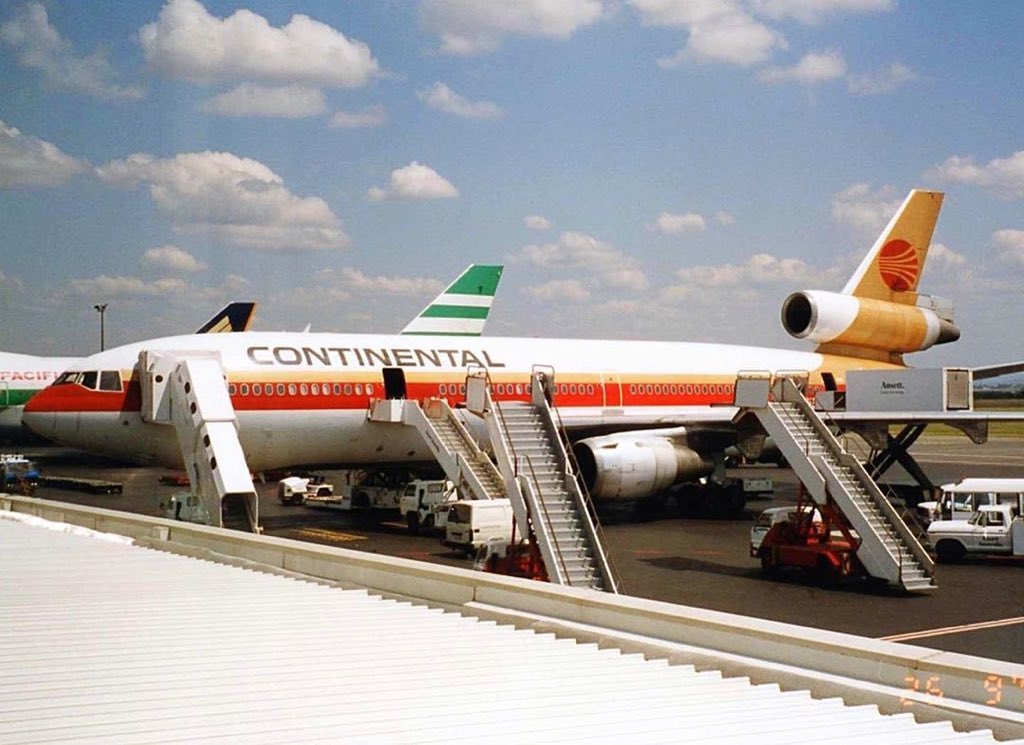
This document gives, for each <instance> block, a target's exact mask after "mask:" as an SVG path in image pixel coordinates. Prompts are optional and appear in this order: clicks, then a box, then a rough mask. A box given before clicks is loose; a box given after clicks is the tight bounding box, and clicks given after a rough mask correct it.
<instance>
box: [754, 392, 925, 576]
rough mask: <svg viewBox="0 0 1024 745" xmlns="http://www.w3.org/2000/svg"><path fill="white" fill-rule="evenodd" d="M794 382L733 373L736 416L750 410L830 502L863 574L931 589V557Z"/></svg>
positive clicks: (814, 492) (814, 491)
mask: <svg viewBox="0 0 1024 745" xmlns="http://www.w3.org/2000/svg"><path fill="white" fill-rule="evenodd" d="M797 379H798V376H793V375H778V376H776V377H775V378H774V380H772V378H771V377H770V376H769V375H767V374H764V373H752V374H741V376H740V377H739V379H738V380H737V382H736V405H737V406H739V407H740V412H739V413H738V414H737V420H738V419H739V418H740V417H742V416H743V415H745V414H746V413H747V412H750V413H752V414H754V415H755V416H756V417H757V418H758V420H759V421H760V422H761V426H762V427H764V429H765V431H766V432H767V433H768V435H769V436H770V437H771V438H772V439H773V440H774V441H775V443H776V445H777V446H778V448H779V450H780V451H781V452H782V454H783V456H785V458H786V460H787V461H789V464H790V466H791V467H792V468H793V471H794V473H796V475H797V476H798V477H799V478H800V481H801V482H802V483H803V484H804V486H805V487H806V488H807V491H808V492H809V493H810V494H811V496H812V497H813V499H814V500H815V501H816V502H817V503H818V504H822V505H824V504H828V503H829V501H830V500H831V502H832V503H833V504H835V506H836V507H837V508H838V509H839V511H840V512H841V513H842V514H843V516H844V517H845V518H846V520H847V522H848V523H849V525H850V526H851V527H852V528H853V529H854V530H856V532H857V534H858V536H859V538H860V545H859V547H858V549H857V558H858V559H859V560H860V562H861V564H862V565H863V566H864V569H865V571H866V572H867V573H868V574H869V575H871V576H872V577H876V578H879V579H884V580H885V581H887V582H889V583H890V584H893V585H896V586H898V587H902V588H903V589H904V590H907V591H909V592H927V591H929V590H932V589H934V588H935V583H934V580H933V575H934V572H935V564H934V562H933V561H932V559H931V557H930V556H929V555H928V553H927V552H926V551H925V549H924V547H923V546H922V545H921V543H920V542H919V541H918V540H917V538H916V537H915V535H914V533H913V532H912V530H911V529H910V528H908V527H907V525H906V523H905V522H904V521H903V520H902V519H901V518H900V516H899V514H898V513H897V511H896V510H895V509H894V508H893V506H892V505H891V504H890V503H889V500H888V499H886V497H885V495H884V494H883V493H882V492H881V490H880V489H879V488H878V485H877V484H876V483H875V482H874V480H872V478H871V477H870V475H869V474H868V473H867V471H866V470H865V469H864V467H863V466H862V465H861V463H860V461H859V460H858V459H857V458H855V457H854V456H852V455H851V454H849V453H848V452H847V451H846V450H845V449H844V448H843V446H842V445H841V444H840V442H839V441H838V440H837V439H836V437H835V436H834V435H833V434H832V432H831V431H830V430H829V428H828V426H827V425H826V424H825V422H824V421H823V420H822V419H821V418H820V417H819V416H818V414H817V412H816V411H815V410H814V408H813V407H812V406H811V404H810V403H809V402H808V401H807V399H806V398H805V397H804V395H803V392H802V390H801V387H800V386H799V385H798V384H797V382H796V380H797ZM803 379H804V381H806V374H804V375H803ZM769 394H771V395H769Z"/></svg>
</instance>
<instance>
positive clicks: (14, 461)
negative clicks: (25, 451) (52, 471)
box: [0, 453, 39, 497]
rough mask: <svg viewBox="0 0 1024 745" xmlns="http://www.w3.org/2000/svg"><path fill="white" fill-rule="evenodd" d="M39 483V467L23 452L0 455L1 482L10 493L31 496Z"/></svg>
mask: <svg viewBox="0 0 1024 745" xmlns="http://www.w3.org/2000/svg"><path fill="white" fill-rule="evenodd" d="M38 483H39V469H38V468H36V465H35V463H33V462H32V461H31V460H29V459H28V458H26V457H25V456H24V455H22V454H21V453H4V454H2V455H0V484H2V487H3V489H4V491H6V492H7V493H9V494H20V495H22V496H26V497H31V496H32V494H33V493H34V492H35V489H36V485H37V484H38Z"/></svg>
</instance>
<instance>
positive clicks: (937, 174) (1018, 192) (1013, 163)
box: [925, 150, 1024, 199]
mask: <svg viewBox="0 0 1024 745" xmlns="http://www.w3.org/2000/svg"><path fill="white" fill-rule="evenodd" d="M925 178H931V179H938V180H941V181H946V182H948V183H954V184H970V185H972V186H980V187H981V188H983V189H987V190H988V191H991V192H993V193H994V194H998V195H999V196H1001V197H1005V198H1007V199H1024V150H1018V151H1017V152H1015V153H1014V154H1013V155H1011V156H1010V157H1009V158H996V159H994V160H990V161H989V162H988V163H987V164H986V165H983V166H979V165H975V163H974V160H973V159H972V158H970V157H967V158H961V157H959V156H956V155H954V156H953V157H952V158H949V159H948V160H946V161H945V162H944V163H942V164H941V165H938V166H936V167H935V168H933V169H932V170H931V171H929V172H928V173H926V174H925Z"/></svg>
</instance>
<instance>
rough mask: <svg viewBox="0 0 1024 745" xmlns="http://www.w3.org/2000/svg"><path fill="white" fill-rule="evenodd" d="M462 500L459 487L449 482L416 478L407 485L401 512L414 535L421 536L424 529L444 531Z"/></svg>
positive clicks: (399, 506)
mask: <svg viewBox="0 0 1024 745" xmlns="http://www.w3.org/2000/svg"><path fill="white" fill-rule="evenodd" d="M458 498H459V493H458V490H457V489H456V488H455V484H453V483H452V482H451V481H449V480H448V479H433V480H424V479H413V480H412V481H410V482H409V483H408V484H406V485H405V491H404V492H403V493H402V498H401V499H400V500H399V502H398V512H399V514H400V515H401V516H402V519H403V520H405V524H406V526H407V527H408V529H409V533H410V534H411V535H418V534H419V532H420V530H421V529H427V530H432V529H436V530H440V531H442V532H443V531H444V529H445V525H446V524H447V522H448V508H449V506H450V505H451V504H452V503H453V502H455V501H456V500H458ZM485 501H491V500H485Z"/></svg>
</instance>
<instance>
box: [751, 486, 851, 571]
mask: <svg viewBox="0 0 1024 745" xmlns="http://www.w3.org/2000/svg"><path fill="white" fill-rule="evenodd" d="M805 497H806V492H805V490H804V489H803V488H802V487H801V490H800V499H799V500H798V502H797V504H796V507H795V508H792V507H791V508H775V509H783V510H784V512H783V513H782V514H783V516H784V518H785V519H781V520H777V521H773V522H772V524H771V526H770V527H769V528H768V532H767V533H766V534H765V535H764V536H763V537H761V538H760V541H759V543H758V545H757V546H756V548H755V546H754V543H753V532H752V536H751V554H752V555H754V556H756V557H757V558H758V559H760V560H761V571H762V572H763V573H764V574H765V575H768V576H770V575H772V574H774V573H775V572H776V571H777V570H779V569H780V568H782V567H798V568H801V569H805V570H812V571H814V572H815V573H816V574H817V575H818V577H819V579H820V580H821V581H822V582H824V583H826V584H834V583H836V582H838V581H840V580H842V579H845V578H847V577H859V576H863V573H864V569H863V566H862V565H861V563H860V561H859V560H858V559H857V548H858V546H859V543H860V541H859V539H858V538H857V537H856V536H854V535H853V534H852V533H851V532H850V529H849V527H848V524H847V522H846V520H845V519H844V518H843V516H842V514H840V513H839V512H838V511H837V510H836V508H835V506H834V505H831V504H830V505H816V504H815V503H814V502H813V501H811V502H808V501H806V499H805ZM759 522H760V521H759Z"/></svg>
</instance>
